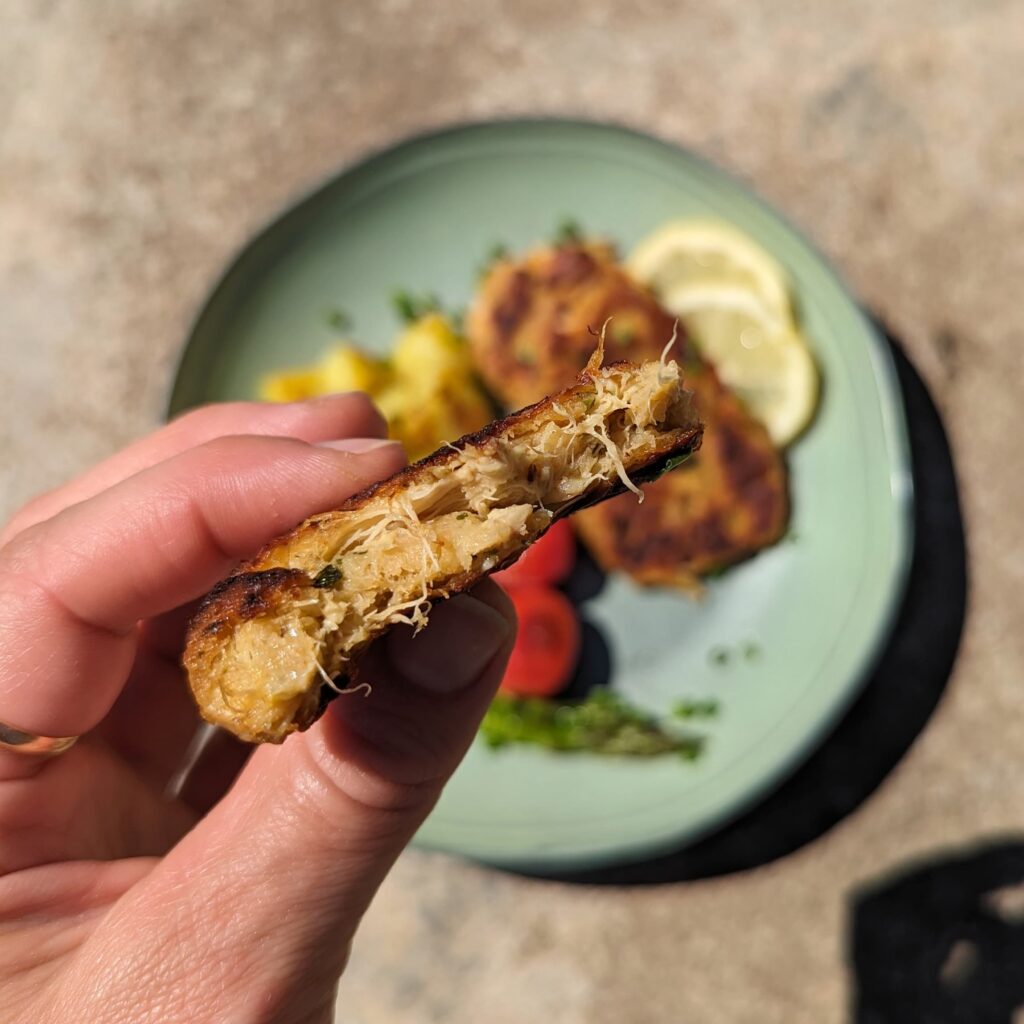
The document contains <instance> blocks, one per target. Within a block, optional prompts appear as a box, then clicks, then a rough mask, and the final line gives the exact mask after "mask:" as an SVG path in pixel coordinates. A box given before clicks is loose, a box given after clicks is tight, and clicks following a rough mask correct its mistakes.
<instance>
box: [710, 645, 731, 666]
mask: <svg viewBox="0 0 1024 1024" xmlns="http://www.w3.org/2000/svg"><path fill="white" fill-rule="evenodd" d="M729 657H730V655H729V648H728V647H712V648H711V650H710V651H708V660H709V661H710V662H711V664H712V665H728V664H729Z"/></svg>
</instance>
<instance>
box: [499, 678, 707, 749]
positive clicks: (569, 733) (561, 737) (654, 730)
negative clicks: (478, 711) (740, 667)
mask: <svg viewBox="0 0 1024 1024" xmlns="http://www.w3.org/2000/svg"><path fill="white" fill-rule="evenodd" d="M480 732H481V735H482V736H483V739H484V741H485V742H486V743H487V745H488V746H490V747H493V748H498V747H506V746H509V745H511V744H516V743H526V744H532V745H534V746H540V747H545V748H547V749H548V750H558V751H566V752H579V751H589V752H591V753H596V754H606V755H610V756H615V757H656V756H658V755H662V754H675V755H677V756H678V757H682V758H684V759H685V760H688V761H692V760H694V759H695V758H696V757H698V756H699V755H700V753H701V750H702V749H703V746H704V740H703V738H702V737H700V736H694V735H689V734H681V733H678V732H673V731H670V730H668V729H665V728H663V727H662V725H661V724H660V723H659V721H658V719H657V718H655V717H654V716H653V715H650V714H648V713H647V712H646V711H643V710H641V709H640V708H637V707H634V706H633V705H631V704H629V703H628V702H627V701H625V700H623V698H621V697H619V696H617V695H616V694H614V693H612V692H611V691H610V690H606V689H596V690H593V691H591V693H590V695H589V696H588V697H587V699H586V700H584V701H583V702H582V703H579V704H558V703H555V702H552V701H548V700H542V699H540V698H536V697H512V696H507V695H505V694H499V695H498V696H497V697H496V698H495V699H494V701H493V703H492V704H491V706H490V708H489V709H488V711H487V714H486V715H485V716H484V720H483V724H482V725H481V726H480Z"/></svg>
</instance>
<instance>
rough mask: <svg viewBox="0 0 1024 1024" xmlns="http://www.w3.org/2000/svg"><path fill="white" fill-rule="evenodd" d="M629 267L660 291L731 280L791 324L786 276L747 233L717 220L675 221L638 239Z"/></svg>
mask: <svg viewBox="0 0 1024 1024" xmlns="http://www.w3.org/2000/svg"><path fill="white" fill-rule="evenodd" d="M626 269H627V270H628V271H629V272H630V273H631V274H632V275H633V277H635V278H636V279H637V280H638V281H640V282H642V283H643V284H646V285H649V286H650V287H651V288H653V289H654V291H655V292H657V293H658V294H659V295H661V296H664V295H665V294H666V293H667V292H669V291H673V290H675V289H677V288H682V287H684V286H699V285H701V284H705V283H708V282H718V283H722V282H725V283H729V284H733V285H736V286H737V287H740V288H743V289H745V290H746V291H748V292H752V293H754V294H755V295H756V296H758V298H760V300H761V302H762V303H763V304H764V306H765V307H766V308H767V309H769V310H771V311H773V312H774V313H775V314H776V316H777V317H778V318H779V319H780V320H784V321H786V322H787V323H790V324H791V323H792V314H791V312H790V301H789V287H788V285H787V282H786V274H785V271H783V269H782V267H781V266H780V265H779V264H778V263H777V262H776V260H775V259H774V258H773V257H772V256H771V255H769V254H768V253H767V252H765V250H764V249H762V248H761V247H760V246H759V245H758V244H757V243H756V242H754V241H753V240H752V239H750V238H748V237H747V236H746V235H745V234H743V232H741V231H739V230H737V229H736V228H734V227H731V226H730V225H728V224H723V223H721V222H719V221H714V220H703V219H690V220H673V221H669V222H668V223H666V224H663V225H662V226H661V227H660V228H658V229H657V230H656V231H653V232H652V233H651V234H649V235H648V236H647V237H646V238H645V239H643V240H642V241H641V242H639V243H638V244H637V246H636V248H635V249H634V250H633V252H632V253H631V254H630V256H629V259H628V260H627V261H626Z"/></svg>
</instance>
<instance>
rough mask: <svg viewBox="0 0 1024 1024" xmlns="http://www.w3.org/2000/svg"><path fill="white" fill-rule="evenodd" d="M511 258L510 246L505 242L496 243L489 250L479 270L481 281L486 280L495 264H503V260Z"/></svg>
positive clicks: (478, 275) (478, 274)
mask: <svg viewBox="0 0 1024 1024" xmlns="http://www.w3.org/2000/svg"><path fill="white" fill-rule="evenodd" d="M508 257H509V250H508V246H507V245H505V244H504V242H495V243H494V245H492V246H491V248H490V249H488V250H487V255H486V256H485V257H484V259H483V262H482V263H481V264H480V266H479V268H478V269H477V277H478V278H480V279H483V278H485V277H486V276H487V275H488V274H489V273H490V272H491V271H492V270H493V269H494V264H495V263H501V261H502V260H507V259H508Z"/></svg>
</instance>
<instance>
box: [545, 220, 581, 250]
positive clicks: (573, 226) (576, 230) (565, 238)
mask: <svg viewBox="0 0 1024 1024" xmlns="http://www.w3.org/2000/svg"><path fill="white" fill-rule="evenodd" d="M552 241H553V242H554V243H555V245H578V244H579V243H580V242H582V241H583V228H581V227H580V225H579V221H575V220H573V219H572V218H571V217H566V218H565V219H564V220H563V221H561V223H560V224H559V225H558V227H557V228H556V229H555V237H554V238H553V239H552Z"/></svg>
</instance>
